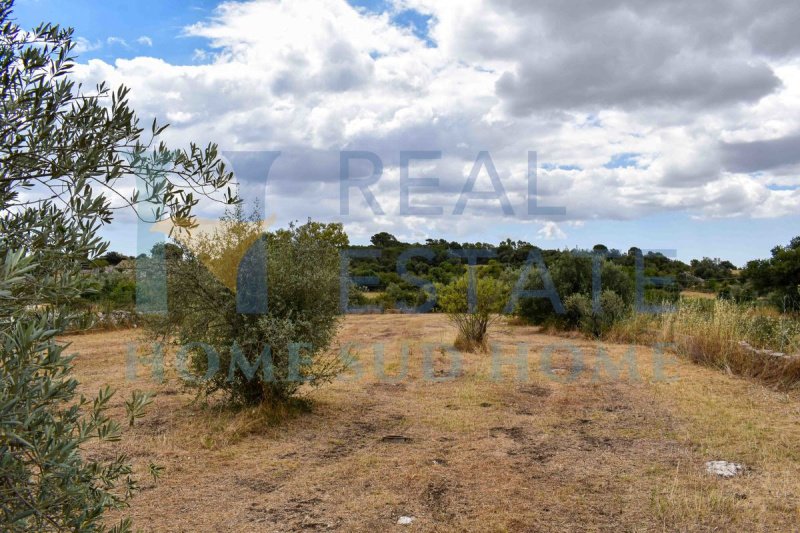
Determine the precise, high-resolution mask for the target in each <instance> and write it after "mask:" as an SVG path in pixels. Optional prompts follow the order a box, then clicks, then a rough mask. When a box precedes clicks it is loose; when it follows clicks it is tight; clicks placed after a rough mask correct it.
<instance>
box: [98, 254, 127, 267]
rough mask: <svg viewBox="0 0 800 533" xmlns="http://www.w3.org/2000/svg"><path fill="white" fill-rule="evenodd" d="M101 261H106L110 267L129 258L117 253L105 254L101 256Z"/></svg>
mask: <svg viewBox="0 0 800 533" xmlns="http://www.w3.org/2000/svg"><path fill="white" fill-rule="evenodd" d="M102 259H105V260H106V261H108V264H109V265H111V266H117V265H118V264H120V263H121V262H123V261H125V260H126V259H129V258H128V256H126V255H123V254H121V253H119V252H108V253H107V254H105V255H104V256H102Z"/></svg>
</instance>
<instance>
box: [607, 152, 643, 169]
mask: <svg viewBox="0 0 800 533" xmlns="http://www.w3.org/2000/svg"><path fill="white" fill-rule="evenodd" d="M641 155H642V154H637V153H635V152H623V153H621V154H614V155H612V156H611V159H610V160H609V161H608V163H606V164H605V165H603V166H604V167H605V168H631V167H634V168H635V167H637V166H639V156H641Z"/></svg>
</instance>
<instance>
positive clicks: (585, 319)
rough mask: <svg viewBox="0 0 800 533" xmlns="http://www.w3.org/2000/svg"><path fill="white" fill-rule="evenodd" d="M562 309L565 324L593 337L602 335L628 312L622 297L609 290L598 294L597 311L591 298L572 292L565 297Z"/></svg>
mask: <svg viewBox="0 0 800 533" xmlns="http://www.w3.org/2000/svg"><path fill="white" fill-rule="evenodd" d="M564 309H565V311H566V313H565V315H564V319H563V324H564V325H565V326H567V327H569V328H577V329H579V330H580V331H581V332H582V333H584V334H586V335H591V336H594V337H602V336H603V335H605V334H606V333H608V332H609V331H610V330H611V328H612V327H614V325H615V324H618V323H619V322H620V321H621V320H622V319H624V318H625V317H626V316H627V315H628V312H629V306H628V305H627V304H626V303H625V301H624V300H623V299H622V297H621V296H619V295H618V294H617V293H615V292H614V291H610V290H606V291H603V292H602V293H601V294H600V311H599V312H594V309H593V306H592V301H591V299H590V298H589V297H588V296H585V295H583V294H573V295H572V296H570V297H569V298H567V300H566V301H565V302H564Z"/></svg>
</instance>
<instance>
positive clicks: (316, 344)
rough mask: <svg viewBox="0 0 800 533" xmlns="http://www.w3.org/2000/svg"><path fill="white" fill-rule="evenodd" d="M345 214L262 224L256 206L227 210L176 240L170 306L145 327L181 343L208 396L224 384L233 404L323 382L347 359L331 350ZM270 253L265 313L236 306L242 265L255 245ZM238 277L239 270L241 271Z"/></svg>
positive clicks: (182, 357) (190, 377) (253, 270)
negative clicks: (279, 225) (339, 220)
mask: <svg viewBox="0 0 800 533" xmlns="http://www.w3.org/2000/svg"><path fill="white" fill-rule="evenodd" d="M347 244H348V239H347V235H346V234H345V233H344V231H343V229H342V225H341V224H323V223H318V222H311V221H309V222H307V223H306V224H302V225H296V224H290V225H289V227H288V228H286V229H278V230H276V231H272V232H268V233H265V232H264V231H263V227H262V223H261V220H260V218H259V217H258V216H256V215H251V216H247V217H245V216H244V215H243V212H242V210H241V209H240V208H236V209H233V210H232V211H230V212H229V213H228V214H227V215H226V216H225V217H224V218H223V219H222V221H221V223H220V225H219V226H218V227H217V228H216V229H215V230H213V231H211V232H204V233H200V234H196V235H192V236H191V237H190V238H188V239H182V240H179V246H180V254H173V255H171V257H170V258H168V259H167V293H168V302H169V303H168V311H167V313H166V314H164V315H163V316H153V317H151V318H150V319H149V320H148V322H147V325H148V328H149V329H150V330H151V331H152V332H153V333H154V334H155V335H156V336H157V337H159V338H161V339H162V340H168V339H172V340H173V341H174V342H175V343H176V344H177V345H178V347H179V348H178V350H179V352H178V356H179V359H178V360H179V363H180V365H179V366H180V369H181V372H182V374H183V377H184V378H185V380H186V381H187V382H189V383H190V384H193V385H195V386H197V387H198V391H199V392H200V394H201V395H203V396H205V397H206V398H207V397H208V396H209V395H211V394H213V393H215V392H218V391H219V392H222V393H224V395H225V397H226V399H227V400H228V401H230V402H231V403H233V404H239V405H254V404H259V403H262V402H266V403H271V404H280V403H284V402H287V401H288V400H290V399H291V398H292V397H293V395H294V394H295V393H296V392H297V390H298V389H299V388H300V387H301V386H302V385H304V384H305V385H309V386H317V385H320V384H323V383H325V382H327V381H329V380H331V379H332V378H333V377H335V376H336V375H337V374H339V373H340V372H341V371H342V370H344V369H345V367H346V363H347V361H344V360H342V359H341V358H340V357H339V354H337V353H332V352H331V351H330V350H329V347H330V344H331V341H332V340H333V338H334V336H335V334H336V331H337V327H338V325H339V318H340V310H339V252H340V249H342V248H344V247H346V246H347ZM259 246H260V247H263V251H264V256H265V257H266V261H264V262H258V261H254V262H251V263H249V264H246V265H245V267H244V272H245V276H254V277H260V276H259V272H257V269H259V268H264V269H265V271H266V276H265V278H266V281H267V283H266V287H263V289H264V291H263V293H262V294H260V298H263V299H264V300H265V301H266V303H267V305H266V312H264V313H249V312H240V309H239V308H238V306H237V297H236V291H237V283H236V281H237V273H238V272H240V263H241V262H242V261H244V262H247V261H248V260H249V259H248V258H249V257H251V256H250V255H249V254H250V253H252V251H253V250H254V247H259ZM239 279H241V278H239Z"/></svg>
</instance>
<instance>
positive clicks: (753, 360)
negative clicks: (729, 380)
mask: <svg viewBox="0 0 800 533" xmlns="http://www.w3.org/2000/svg"><path fill="white" fill-rule="evenodd" d="M659 337H660V339H661V342H666V343H670V344H672V346H673V347H674V349H675V351H676V352H677V353H678V354H680V355H683V356H686V357H688V358H690V359H691V360H693V361H695V362H697V363H700V364H704V365H707V366H711V367H715V368H720V369H723V370H726V371H728V372H731V373H733V374H738V375H743V376H750V377H755V378H759V379H762V380H764V381H766V382H768V383H771V384H774V385H778V386H781V387H784V388H791V387H796V386H798V385H800V355H798V353H797V352H798V351H800V324H798V322H797V321H796V320H795V319H793V318H792V317H790V316H788V315H776V314H770V313H765V312H763V311H762V310H758V309H755V308H753V307H748V306H743V305H739V304H736V303H735V302H731V301H725V300H714V301H711V300H708V301H702V300H683V301H682V302H681V304H680V305H679V306H677V308H676V309H675V310H674V311H673V312H671V313H667V314H665V315H663V316H662V318H661V331H660V334H659Z"/></svg>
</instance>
